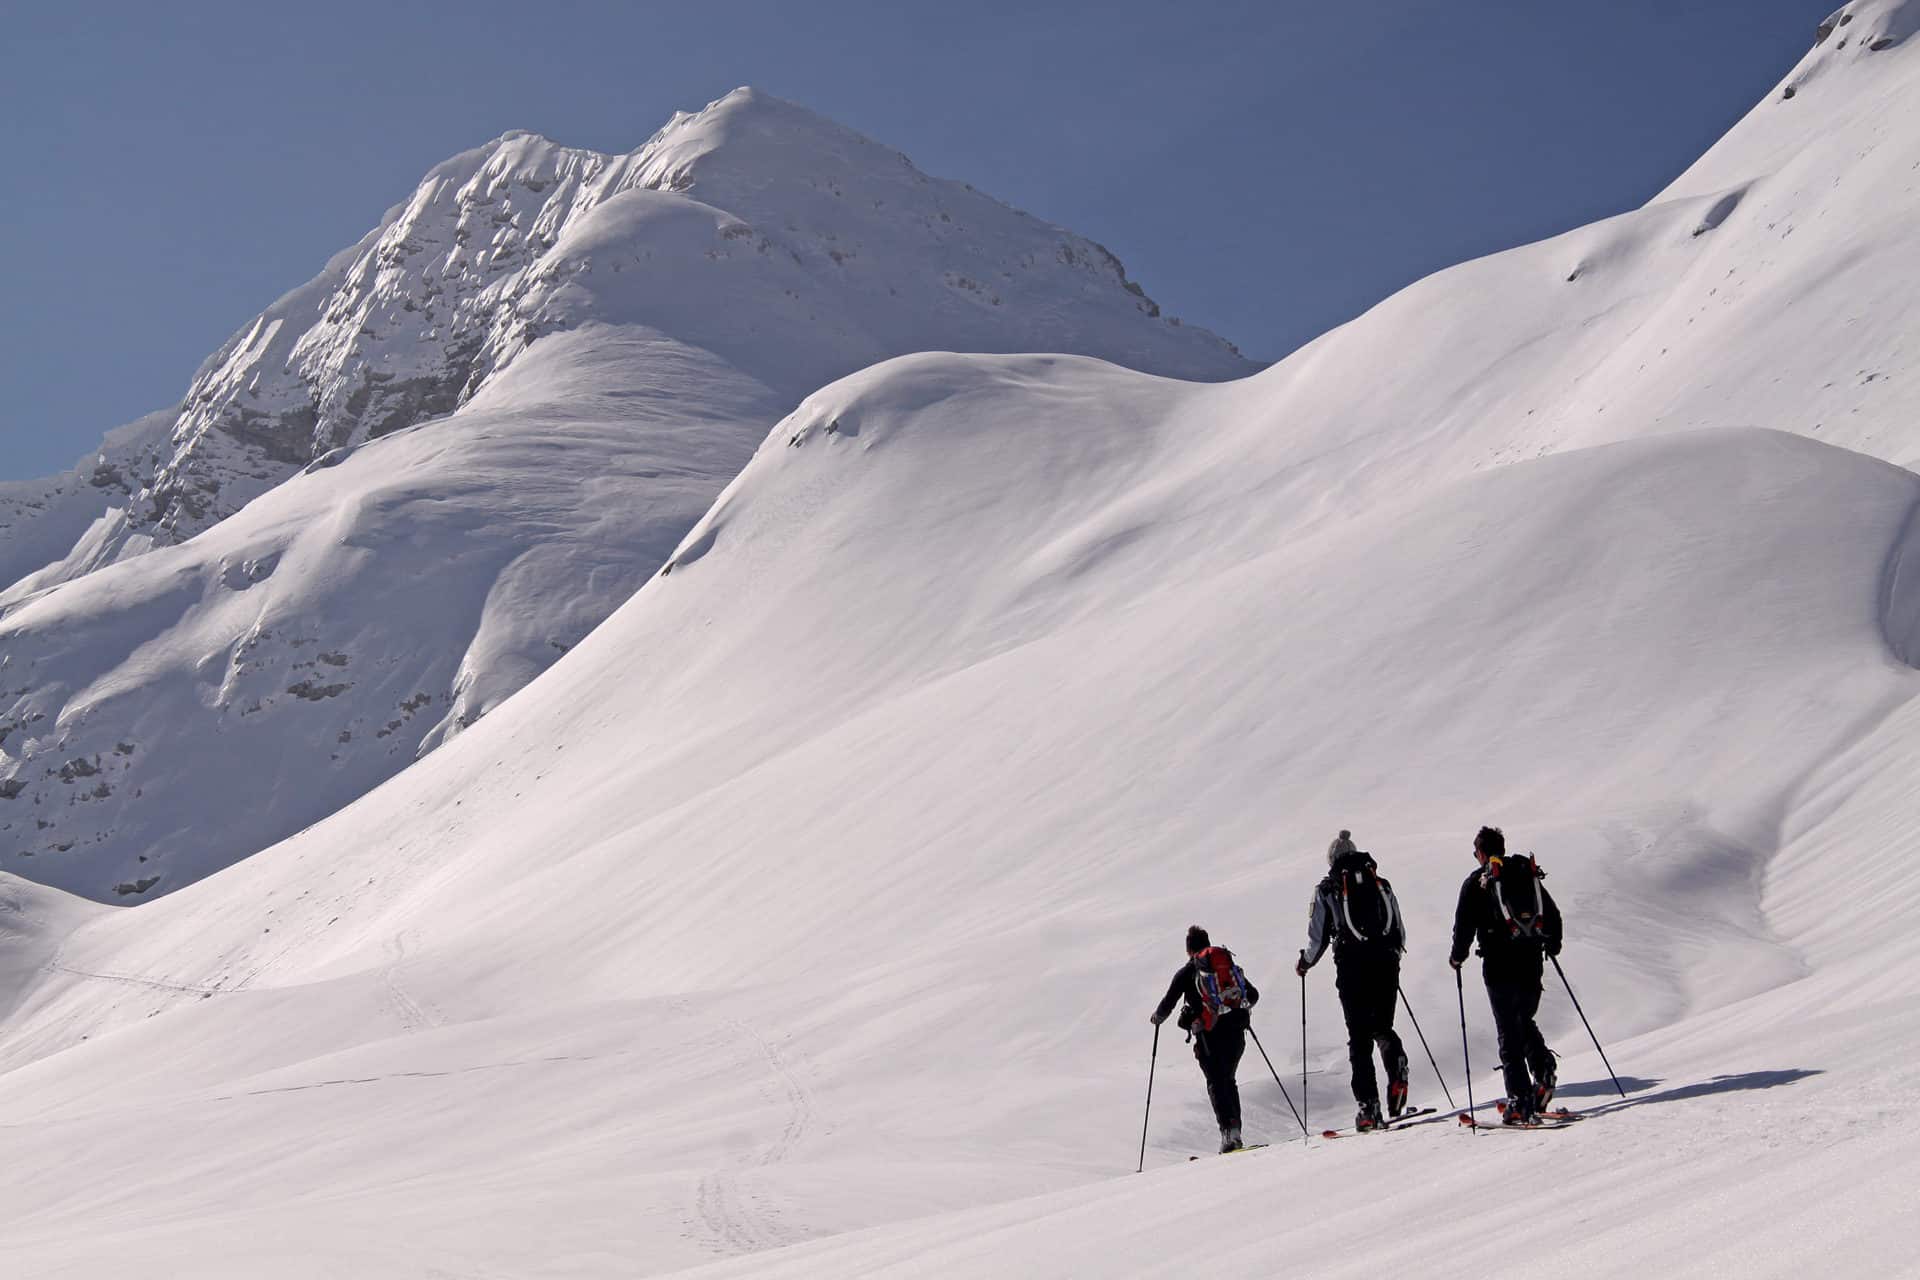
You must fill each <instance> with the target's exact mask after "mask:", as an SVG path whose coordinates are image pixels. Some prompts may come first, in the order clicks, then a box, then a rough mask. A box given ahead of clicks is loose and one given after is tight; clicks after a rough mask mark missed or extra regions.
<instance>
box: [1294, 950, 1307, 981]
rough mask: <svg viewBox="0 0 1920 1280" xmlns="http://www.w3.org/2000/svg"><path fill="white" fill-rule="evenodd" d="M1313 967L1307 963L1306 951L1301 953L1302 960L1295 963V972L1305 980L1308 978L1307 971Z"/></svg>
mask: <svg viewBox="0 0 1920 1280" xmlns="http://www.w3.org/2000/svg"><path fill="white" fill-rule="evenodd" d="M1311 967H1312V966H1311V965H1309V964H1308V963H1307V953H1306V952H1304V951H1302V952H1301V953H1300V958H1299V959H1298V960H1296V961H1294V963H1293V971H1294V972H1295V973H1297V974H1299V975H1300V976H1301V977H1303V978H1304V977H1306V976H1307V970H1308V969H1310V968H1311Z"/></svg>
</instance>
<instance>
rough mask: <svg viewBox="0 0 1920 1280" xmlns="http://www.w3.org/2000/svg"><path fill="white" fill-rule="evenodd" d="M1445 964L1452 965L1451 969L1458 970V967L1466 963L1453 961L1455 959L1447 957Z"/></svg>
mask: <svg viewBox="0 0 1920 1280" xmlns="http://www.w3.org/2000/svg"><path fill="white" fill-rule="evenodd" d="M1447 963H1448V964H1450V965H1452V966H1453V967H1454V968H1455V969H1458V968H1459V967H1460V966H1461V965H1463V964H1465V963H1466V961H1464V960H1455V959H1454V958H1453V957H1451V956H1449V957H1447Z"/></svg>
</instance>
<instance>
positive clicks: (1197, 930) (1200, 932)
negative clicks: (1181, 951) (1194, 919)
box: [1187, 924, 1213, 955]
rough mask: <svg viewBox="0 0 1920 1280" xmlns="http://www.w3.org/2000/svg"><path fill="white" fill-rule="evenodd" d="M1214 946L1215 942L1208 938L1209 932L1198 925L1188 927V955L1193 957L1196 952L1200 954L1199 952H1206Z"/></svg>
mask: <svg viewBox="0 0 1920 1280" xmlns="http://www.w3.org/2000/svg"><path fill="white" fill-rule="evenodd" d="M1212 945H1213V940H1212V939H1211V938H1209V937H1207V931H1206V930H1205V929H1202V928H1201V927H1200V926H1199V925H1197V924H1193V925H1188V926H1187V954H1188V955H1193V954H1194V953H1195V952H1199V951H1205V950H1206V949H1207V948H1208V947H1210V946H1212Z"/></svg>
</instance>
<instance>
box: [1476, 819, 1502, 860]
mask: <svg viewBox="0 0 1920 1280" xmlns="http://www.w3.org/2000/svg"><path fill="white" fill-rule="evenodd" d="M1473 847H1474V848H1476V849H1478V850H1479V851H1480V852H1482V853H1484V854H1486V855H1487V856H1488V857H1489V858H1504V857H1506V856H1507V837H1506V836H1505V835H1504V834H1502V833H1501V831H1500V828H1498V827H1482V828H1480V834H1479V835H1477V836H1475V837H1474V838H1473Z"/></svg>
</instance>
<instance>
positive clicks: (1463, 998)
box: [1453, 965, 1477, 1127]
mask: <svg viewBox="0 0 1920 1280" xmlns="http://www.w3.org/2000/svg"><path fill="white" fill-rule="evenodd" d="M1453 989H1454V990H1455V991H1456V992H1458V993H1459V995H1460V1059H1461V1061H1462V1062H1464V1063H1465V1064H1466V1068H1467V1123H1468V1124H1469V1125H1473V1124H1475V1121H1474V1118H1473V1055H1472V1053H1470V1052H1468V1050H1467V988H1466V984H1465V982H1464V981H1462V980H1461V977H1460V966H1459V965H1455V966H1454V967H1453ZM1476 1127H1477V1126H1476Z"/></svg>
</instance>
